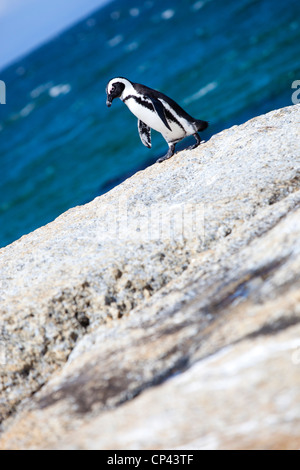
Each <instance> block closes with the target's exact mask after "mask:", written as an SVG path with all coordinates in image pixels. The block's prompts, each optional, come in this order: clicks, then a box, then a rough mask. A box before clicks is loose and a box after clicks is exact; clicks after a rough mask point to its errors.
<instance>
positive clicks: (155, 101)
mask: <svg viewBox="0 0 300 470" xmlns="http://www.w3.org/2000/svg"><path fill="white" fill-rule="evenodd" d="M147 98H149V100H151V102H152V104H153V106H154V109H155V111H156V112H157V114H158V115H159V117H160V119H161V120H162V122H163V123H164V125H165V126H166V127H167V128H168V129H169V130H170V131H171V130H172V129H171V127H170V126H169V124H168V121H167V118H166V114H165V109H164V107H163V105H162V103H161V102H160V101H159V100H158V99H157V98H154V97H153V96H147Z"/></svg>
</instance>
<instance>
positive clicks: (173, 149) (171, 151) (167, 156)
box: [156, 144, 175, 163]
mask: <svg viewBox="0 0 300 470" xmlns="http://www.w3.org/2000/svg"><path fill="white" fill-rule="evenodd" d="M174 152H175V145H174V144H172V145H170V147H169V151H168V153H167V154H166V155H165V156H164V157H160V158H159V159H158V160H156V163H161V162H164V161H165V160H168V159H169V158H171V157H173V155H174Z"/></svg>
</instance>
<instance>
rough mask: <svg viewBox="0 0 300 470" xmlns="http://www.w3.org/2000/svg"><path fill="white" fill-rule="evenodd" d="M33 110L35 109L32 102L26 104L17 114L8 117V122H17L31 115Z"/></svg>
mask: <svg viewBox="0 0 300 470" xmlns="http://www.w3.org/2000/svg"><path fill="white" fill-rule="evenodd" d="M34 108H35V103H34V102H31V103H28V104H26V106H24V108H22V109H21V111H19V112H18V113H15V114H11V115H10V116H9V120H10V121H18V120H19V119H22V118H25V117H27V116H29V114H31V113H32V111H33V110H34Z"/></svg>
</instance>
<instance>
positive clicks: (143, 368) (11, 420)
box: [0, 105, 300, 448]
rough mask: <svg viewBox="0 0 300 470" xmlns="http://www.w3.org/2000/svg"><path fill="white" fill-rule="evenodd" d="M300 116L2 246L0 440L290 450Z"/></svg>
mask: <svg viewBox="0 0 300 470" xmlns="http://www.w3.org/2000/svg"><path fill="white" fill-rule="evenodd" d="M299 121H300V106H299V105H296V106H292V107H289V108H285V109H282V110H278V111H274V112H272V113H269V114H267V115H265V116H260V117H258V118H255V119H252V120H251V121H249V122H247V123H245V124H244V125H242V126H235V127H233V128H231V129H228V130H226V131H223V132H221V133H220V134H218V135H216V136H214V137H213V138H212V139H210V141H209V142H207V143H205V144H203V145H201V146H200V148H198V149H196V150H194V151H183V152H180V153H178V154H177V155H176V156H175V157H173V158H172V159H170V160H169V161H167V162H165V163H163V164H161V165H153V166H152V167H150V168H148V169H147V170H145V171H143V172H139V173H137V174H136V175H134V176H133V177H132V178H130V179H128V180H127V181H125V182H124V183H123V184H121V185H120V186H118V187H117V188H115V189H113V190H112V191H110V192H109V193H108V194H106V195H104V196H102V197H100V198H97V199H95V200H94V201H93V202H92V203H90V204H87V205H86V206H83V207H77V208H74V209H72V210H70V211H68V212H67V213H65V214H63V215H62V216H61V217H59V218H58V219H57V220H56V221H54V222H52V223H51V224H49V225H47V226H45V227H43V228H41V229H39V230H37V231H35V232H33V233H32V234H30V235H28V236H25V237H23V238H22V239H20V240H19V241H17V242H15V243H14V244H12V245H10V246H8V247H6V248H4V249H2V250H0V273H1V274H0V276H1V277H0V280H1V285H0V288H1V289H0V298H1V304H0V319H1V326H0V327H1V333H2V335H1V338H2V339H1V343H2V356H3V357H2V362H5V364H4V365H3V366H2V368H0V378H1V382H0V387H1V388H0V413H1V415H2V419H3V425H2V426H3V428H2V429H3V434H2V439H1V440H0V442H1V445H2V447H3V448H73V447H74V448H135V447H137V448H158V447H160V448H167V447H171V446H172V447H180V448H181V447H185V446H192V445H194V446H196V447H203V448H204V447H214V448H232V447H234V448H243V447H249V448H262V447H263V448H279V447H282V448H296V447H299V444H300V423H299V411H300V410H299V398H300V382H299V377H300V376H299V367H300V365H299V363H300V360H299V361H298V348H300V340H298V338H299V326H298V323H299V321H300V302H299V301H300V274H299V273H300V191H299V189H300V126H299V123H300V122H299ZM3 351H4V353H3ZM299 356H300V353H299ZM0 358H1V355H0ZM3 358H4V359H5V361H3ZM0 367H1V366H0ZM279 371H280V374H279ZM178 372H181V374H180V375H178V376H176V377H174V378H171V379H170V380H168V381H166V382H165V379H166V378H169V377H172V375H173V374H174V373H176V374H177V373H178ZM155 384H160V385H159V386H158V387H155V388H153V387H152V388H151V386H153V385H155ZM146 388H148V390H147V391H144V390H145V389H146ZM141 392H143V393H142V394H141ZM138 394H141V395H140V396H139V397H137V398H136V399H135V400H132V398H133V397H135V396H137V395H138ZM126 401H127V402H128V403H126V404H123V405H122V406H121V404H122V403H124V402H126ZM193 415H194V416H195V419H194V421H193ZM196 417H197V418H196ZM75 429H76V431H75ZM103 429H105V433H104V432H103V431H102V430H103ZM116 429H118V432H116ZM189 448H190V447H189Z"/></svg>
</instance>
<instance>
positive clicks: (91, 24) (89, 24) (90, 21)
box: [86, 18, 97, 28]
mask: <svg viewBox="0 0 300 470" xmlns="http://www.w3.org/2000/svg"><path fill="white" fill-rule="evenodd" d="M96 23H97V21H96V20H95V18H89V19H88V20H86V25H87V27H88V28H93V27H94V26H95V25H96Z"/></svg>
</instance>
